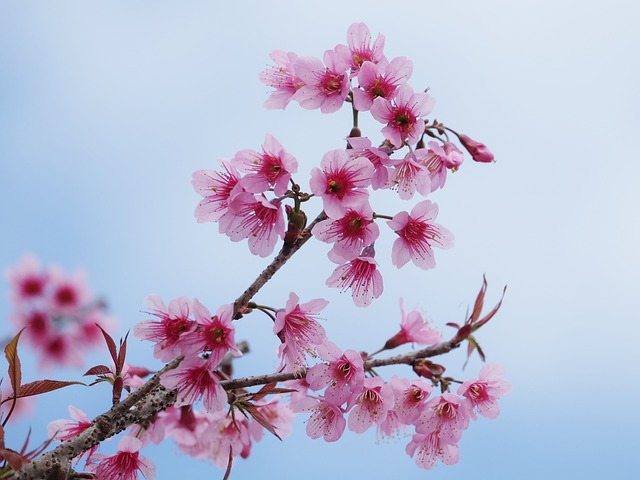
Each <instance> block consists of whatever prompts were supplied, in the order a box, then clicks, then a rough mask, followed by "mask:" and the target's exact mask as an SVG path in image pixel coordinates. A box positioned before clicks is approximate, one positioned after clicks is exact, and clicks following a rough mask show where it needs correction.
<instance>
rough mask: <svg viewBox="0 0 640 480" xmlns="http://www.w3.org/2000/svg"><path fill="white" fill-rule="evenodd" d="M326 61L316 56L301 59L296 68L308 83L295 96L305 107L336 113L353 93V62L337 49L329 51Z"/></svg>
mask: <svg viewBox="0 0 640 480" xmlns="http://www.w3.org/2000/svg"><path fill="white" fill-rule="evenodd" d="M323 60H324V64H323V63H322V62H321V61H320V60H319V59H318V58H315V57H300V58H298V60H297V61H296V63H295V70H296V74H297V75H298V77H299V78H300V79H301V80H302V82H304V85H303V86H301V87H300V88H299V89H298V90H297V91H296V93H295V94H294V95H293V99H294V100H296V101H297V102H298V103H300V106H301V107H302V108H306V109H308V110H314V109H316V108H319V109H320V111H321V112H322V113H333V112H336V111H338V110H340V108H341V107H342V104H343V103H344V100H345V98H347V94H348V93H349V74H348V73H347V70H348V69H349V63H348V60H345V59H344V58H343V57H341V56H339V55H337V54H336V52H335V51H334V50H327V51H325V52H324V57H323Z"/></svg>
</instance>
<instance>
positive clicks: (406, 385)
mask: <svg viewBox="0 0 640 480" xmlns="http://www.w3.org/2000/svg"><path fill="white" fill-rule="evenodd" d="M389 384H390V385H391V388H392V389H393V393H394V398H395V404H394V407H393V410H394V412H396V415H397V416H398V421H400V422H402V423H403V424H405V425H411V424H413V423H414V422H415V421H416V420H417V419H418V417H419V416H420V414H421V413H422V411H423V410H424V409H425V407H426V404H427V399H428V398H429V395H431V392H432V391H433V386H432V385H430V384H429V383H427V382H426V381H424V380H422V379H419V378H417V379H415V380H413V381H410V380H409V379H407V378H399V377H397V376H395V375H394V376H393V377H391V380H390V382H389Z"/></svg>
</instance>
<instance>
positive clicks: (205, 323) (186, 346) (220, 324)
mask: <svg viewBox="0 0 640 480" xmlns="http://www.w3.org/2000/svg"><path fill="white" fill-rule="evenodd" d="M193 311H194V315H195V318H196V322H197V328H196V329H195V330H193V331H191V332H189V333H188V334H186V335H185V336H184V337H183V339H182V340H181V346H182V351H183V353H185V354H186V355H198V354H201V353H203V352H204V353H206V357H207V359H208V362H209V365H210V366H211V367H212V368H216V367H217V366H218V365H219V364H220V362H221V361H222V359H223V358H224V356H225V355H226V354H227V353H231V354H232V355H233V356H234V357H239V356H241V355H242V352H241V351H240V350H238V347H236V342H235V328H234V326H233V324H232V320H233V318H232V317H233V305H231V304H227V305H222V306H221V307H220V308H218V311H217V312H216V314H215V315H213V316H212V315H211V313H210V312H209V309H207V307H205V306H204V305H202V304H201V303H200V302H199V301H198V299H197V298H196V299H194V301H193Z"/></svg>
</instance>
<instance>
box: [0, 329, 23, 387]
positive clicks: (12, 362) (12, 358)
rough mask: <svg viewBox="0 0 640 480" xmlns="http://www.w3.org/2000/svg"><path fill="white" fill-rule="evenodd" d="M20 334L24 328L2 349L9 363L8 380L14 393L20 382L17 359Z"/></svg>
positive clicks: (20, 369)
mask: <svg viewBox="0 0 640 480" xmlns="http://www.w3.org/2000/svg"><path fill="white" fill-rule="evenodd" d="M25 328H27V327H25ZM22 332H24V328H23V329H22V330H20V331H19V332H18V334H17V335H16V336H15V337H13V339H12V340H11V341H10V342H9V343H8V344H7V346H6V347H4V355H5V357H7V361H8V362H9V380H10V381H11V388H12V389H13V391H14V392H17V391H18V389H19V388H20V383H21V382H22V367H21V365H20V357H18V340H19V339H20V335H22Z"/></svg>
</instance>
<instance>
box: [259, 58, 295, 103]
mask: <svg viewBox="0 0 640 480" xmlns="http://www.w3.org/2000/svg"><path fill="white" fill-rule="evenodd" d="M269 58H271V60H272V61H273V62H274V63H275V65H273V66H270V67H269V68H268V69H267V70H264V71H263V72H260V81H261V82H262V83H264V84H265V85H267V86H269V87H273V88H275V91H273V92H271V95H269V98H267V100H266V101H265V102H264V106H265V108H268V109H284V108H285V107H286V106H287V104H288V103H289V101H290V100H291V98H292V97H293V95H294V94H295V93H296V92H297V91H298V89H299V88H300V87H302V86H303V85H304V82H303V81H302V80H301V79H300V78H299V77H298V76H297V75H296V71H295V63H296V61H297V60H298V55H296V54H295V53H293V52H289V53H285V52H283V51H281V50H274V51H272V52H271V53H270V54H269Z"/></svg>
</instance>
